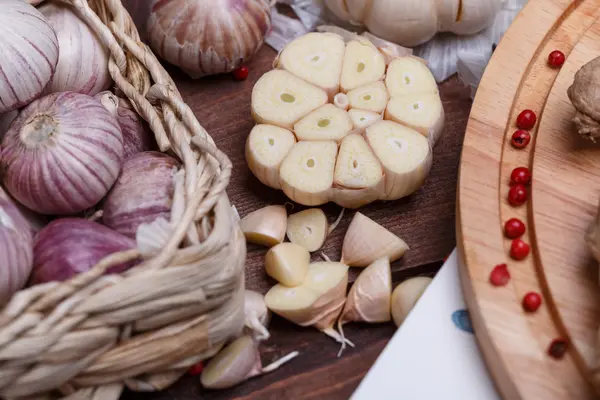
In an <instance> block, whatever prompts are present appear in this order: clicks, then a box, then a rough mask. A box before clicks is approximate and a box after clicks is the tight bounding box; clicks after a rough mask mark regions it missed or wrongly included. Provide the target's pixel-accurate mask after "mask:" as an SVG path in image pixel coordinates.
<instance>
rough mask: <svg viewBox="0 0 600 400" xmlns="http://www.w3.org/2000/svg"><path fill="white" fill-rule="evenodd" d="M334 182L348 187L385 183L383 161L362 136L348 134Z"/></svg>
mask: <svg viewBox="0 0 600 400" xmlns="http://www.w3.org/2000/svg"><path fill="white" fill-rule="evenodd" d="M333 183H334V184H336V185H339V186H342V187H345V188H347V189H364V188H375V187H377V186H378V185H379V184H380V183H383V168H382V167H381V163H379V160H378V159H377V157H375V154H373V151H372V150H371V148H370V147H369V145H368V144H367V141H366V140H365V139H364V138H363V137H362V136H360V135H348V136H346V137H345V138H344V140H343V141H342V143H341V145H340V150H339V154H338V157H337V162H336V165H335V174H334V178H333ZM379 189H383V188H382V187H381V188H379Z"/></svg>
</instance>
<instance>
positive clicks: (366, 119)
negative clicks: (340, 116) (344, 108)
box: [348, 108, 382, 134]
mask: <svg viewBox="0 0 600 400" xmlns="http://www.w3.org/2000/svg"><path fill="white" fill-rule="evenodd" d="M348 115H349V116H350V119H351V120H352V125H353V128H354V129H353V130H352V133H357V134H362V133H363V132H364V131H365V129H367V127H368V126H370V125H372V124H374V123H375V122H377V121H381V119H382V116H381V114H377V113H375V112H373V111H366V110H359V109H357V108H353V109H352V110H349V111H348Z"/></svg>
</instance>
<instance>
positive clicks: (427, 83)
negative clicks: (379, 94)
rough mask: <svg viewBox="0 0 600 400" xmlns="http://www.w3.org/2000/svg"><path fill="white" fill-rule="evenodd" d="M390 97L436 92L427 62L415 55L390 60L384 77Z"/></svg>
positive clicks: (436, 88) (435, 84)
mask: <svg viewBox="0 0 600 400" xmlns="http://www.w3.org/2000/svg"><path fill="white" fill-rule="evenodd" d="M385 86H386V87H387V89H388V92H389V94H390V97H392V98H393V97H395V96H401V95H406V94H411V93H438V87H437V83H436V82H435V78H434V77H433V74H432V73H431V71H430V70H429V68H427V63H426V62H425V61H424V60H423V59H420V58H417V57H413V56H411V57H402V58H397V59H395V60H394V61H392V62H391V63H390V65H389V67H388V70H387V74H386V77H385Z"/></svg>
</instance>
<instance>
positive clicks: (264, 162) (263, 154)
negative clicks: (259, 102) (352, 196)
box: [246, 124, 296, 189]
mask: <svg viewBox="0 0 600 400" xmlns="http://www.w3.org/2000/svg"><path fill="white" fill-rule="evenodd" d="M295 143H296V137H295V136H294V134H293V133H292V132H290V131H289V130H287V129H283V128H280V127H278V126H274V125H266V124H259V125H256V126H254V128H252V131H250V134H249V135H248V139H246V162H247V164H248V168H250V170H251V171H252V173H253V174H254V175H255V176H256V177H257V178H258V180H259V181H261V182H262V183H263V184H265V185H267V186H269V187H272V188H274V189H281V185H280V184H279V167H280V166H281V163H282V162H283V160H284V158H285V157H286V156H287V154H288V153H289V152H290V150H291V149H292V147H294V144H295Z"/></svg>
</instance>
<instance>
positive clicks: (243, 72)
mask: <svg viewBox="0 0 600 400" xmlns="http://www.w3.org/2000/svg"><path fill="white" fill-rule="evenodd" d="M248 72H249V71H248V67H246V66H245V65H242V66H241V67H238V68H236V69H234V70H233V72H232V74H233V78H234V79H235V80H236V81H243V80H245V79H246V78H248Z"/></svg>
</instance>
